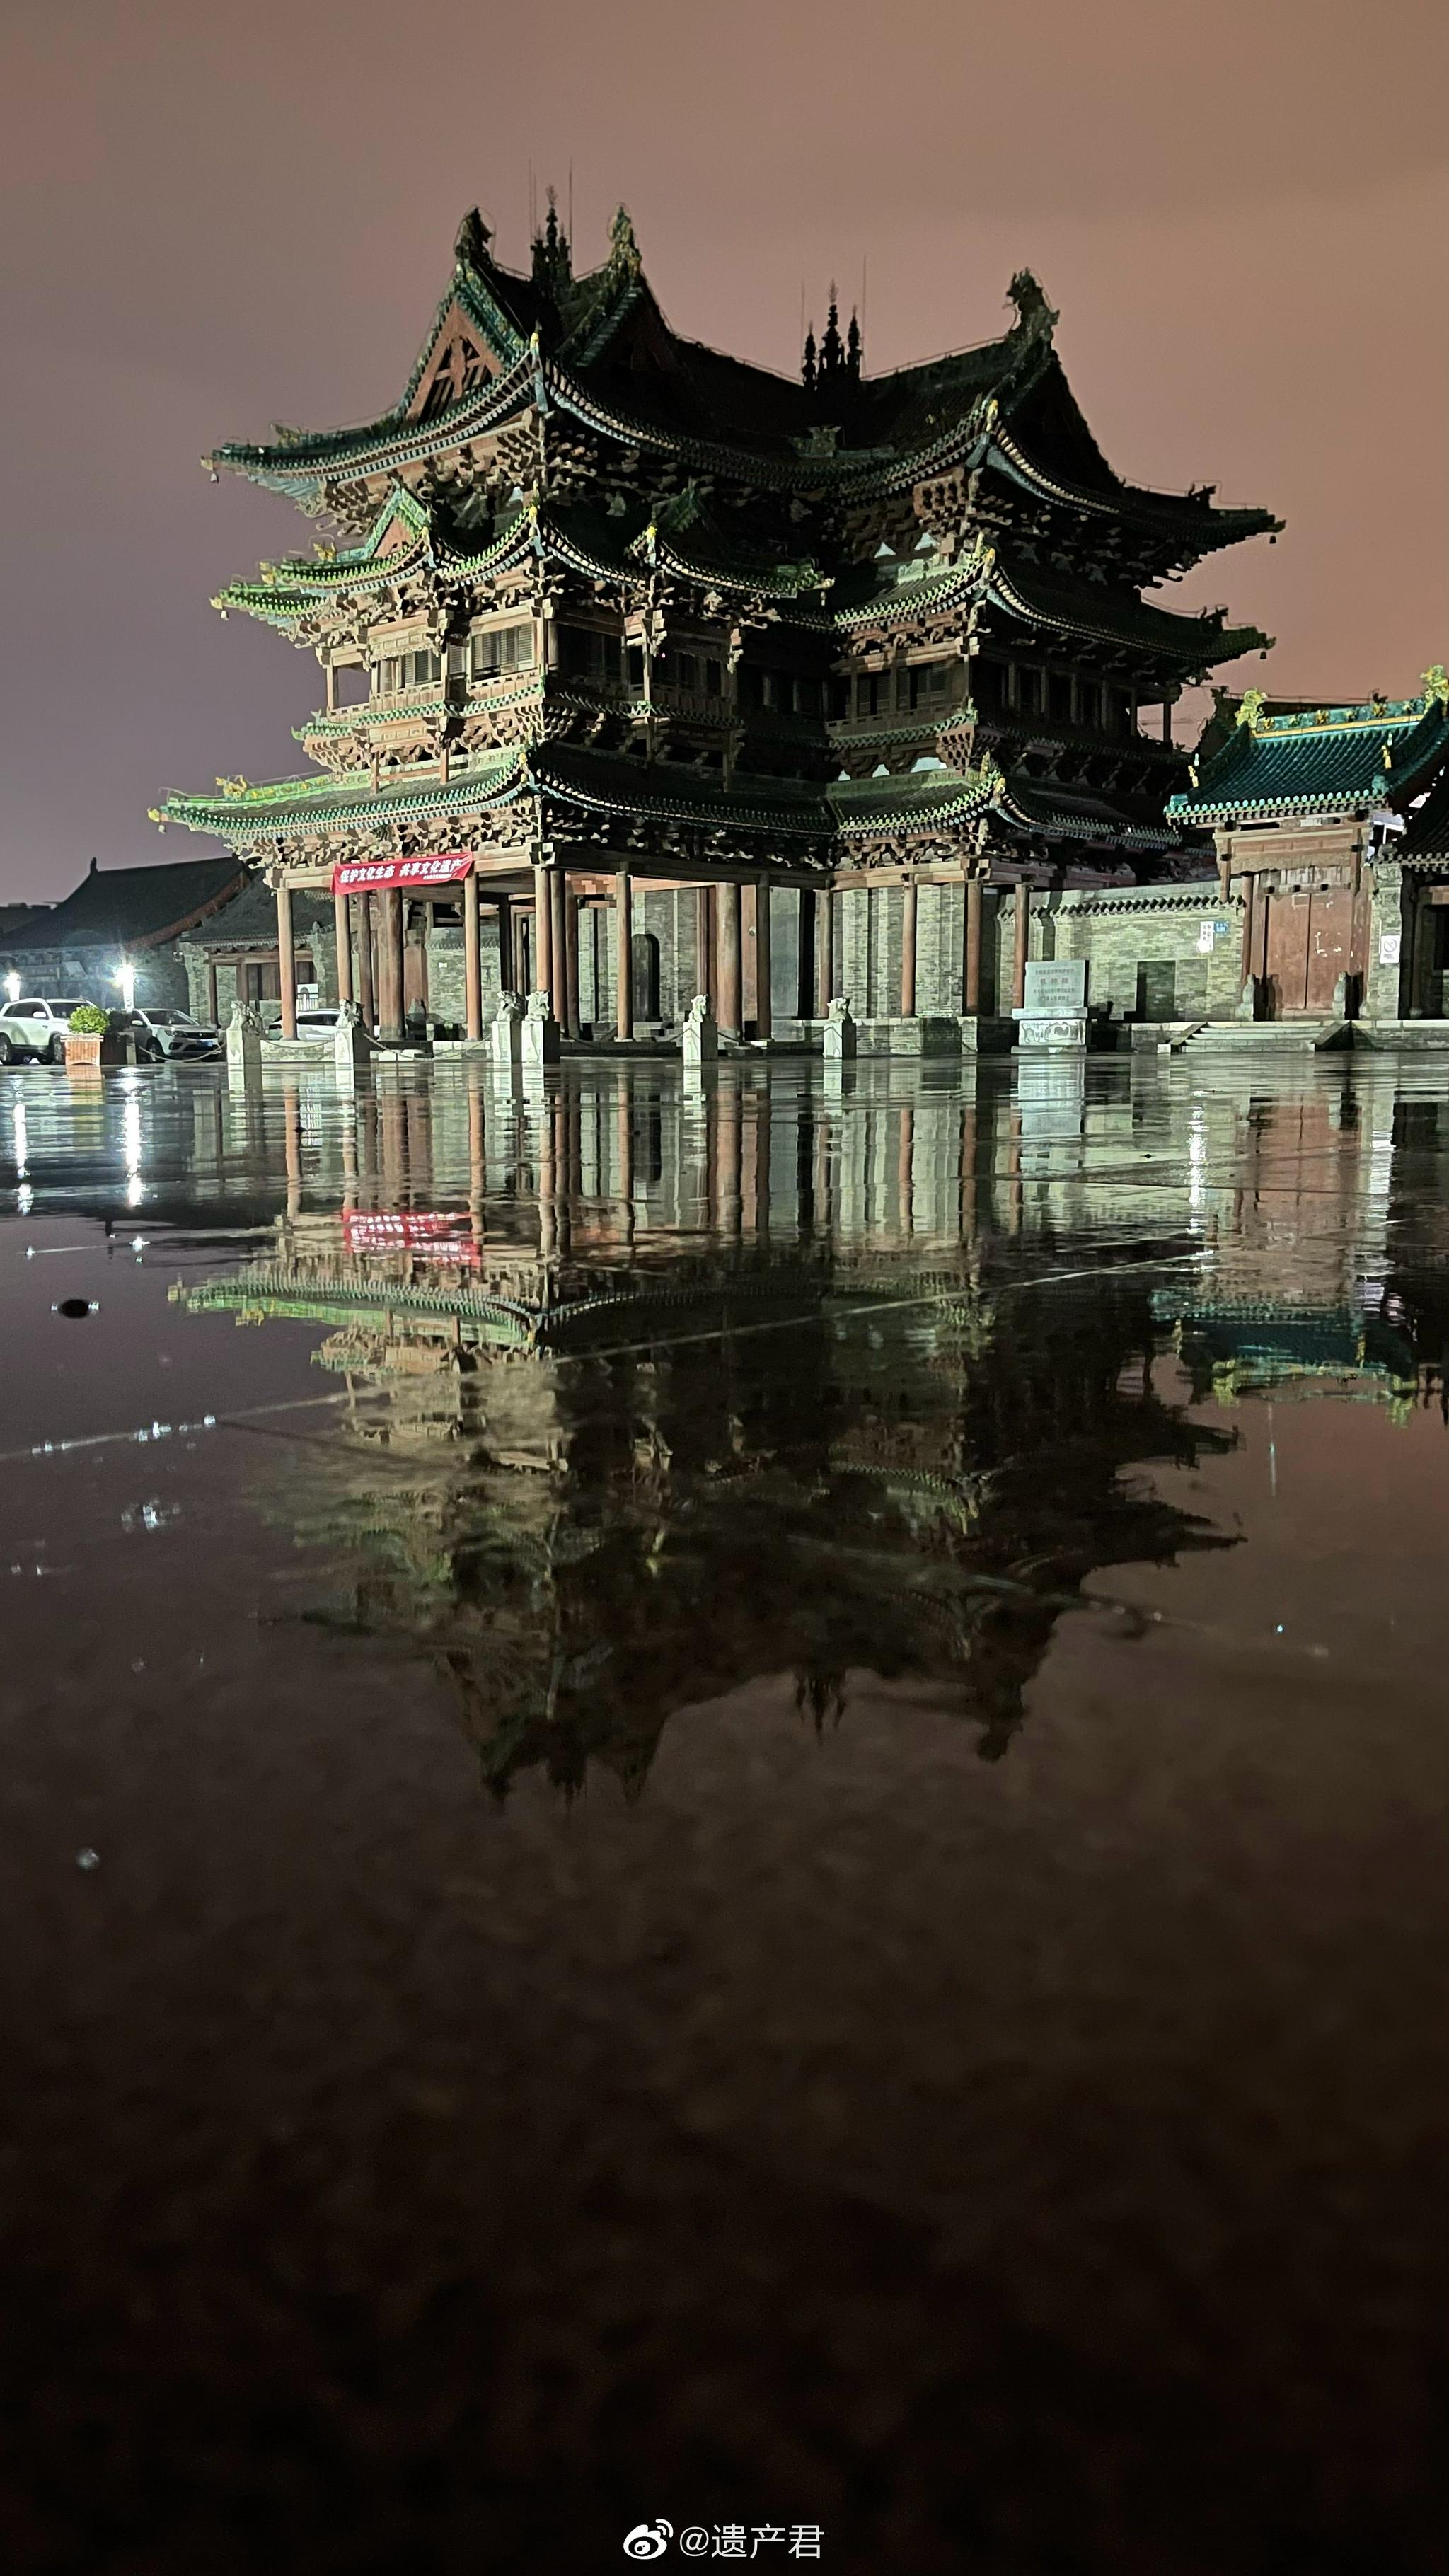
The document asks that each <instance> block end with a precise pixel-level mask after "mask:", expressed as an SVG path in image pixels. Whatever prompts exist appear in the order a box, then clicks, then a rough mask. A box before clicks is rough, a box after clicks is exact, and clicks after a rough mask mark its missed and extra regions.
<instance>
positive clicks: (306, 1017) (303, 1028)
mask: <svg viewBox="0 0 1449 2576" xmlns="http://www.w3.org/2000/svg"><path fill="white" fill-rule="evenodd" d="M341 1016H342V1013H341V1010H340V1008H339V1006H338V1005H337V1004H336V1003H321V1002H319V1003H318V1004H317V1005H316V1007H315V1008H314V1009H310V1010H305V1011H299V1012H298V1013H297V1035H298V1037H299V1038H330V1037H331V1036H332V1034H333V1031H334V1030H335V1029H336V1026H337V1023H338V1021H339V1019H340V1018H341ZM281 1034H282V1023H281V1018H280V1016H278V1018H276V1019H275V1020H273V1019H269V1020H268V1021H267V1024H266V1027H265V1028H264V1029H263V1031H262V1035H263V1037H268V1038H279V1037H280V1036H281Z"/></svg>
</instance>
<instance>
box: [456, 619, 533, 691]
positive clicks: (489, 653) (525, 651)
mask: <svg viewBox="0 0 1449 2576" xmlns="http://www.w3.org/2000/svg"><path fill="white" fill-rule="evenodd" d="M535 658H536V657H535V641H534V631H533V622H532V620H531V619H530V620H529V621H528V622H527V623H526V624H523V625H518V626H484V627H480V628H478V629H477V631H476V632H475V634H474V636H473V639H472V645H471V648H470V665H471V669H472V673H473V677H474V679H475V680H497V679H500V678H502V677H503V676H504V675H505V674H506V673H509V672H512V671H531V670H532V668H533V665H534V661H535Z"/></svg>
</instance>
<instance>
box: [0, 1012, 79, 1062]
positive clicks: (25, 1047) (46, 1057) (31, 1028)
mask: <svg viewBox="0 0 1449 2576" xmlns="http://www.w3.org/2000/svg"><path fill="white" fill-rule="evenodd" d="M79 1009H80V1002H79V999H76V1000H74V1001H69V1002H7V1003H6V1005H5V1008H4V1010H3V1011H0V1064H24V1063H25V1061H26V1060H27V1058H28V1057H31V1056H33V1057H34V1058H35V1060H36V1062H37V1063H40V1062H44V1063H46V1064H64V1062H65V1039H66V1031H67V1029H68V1028H69V1027H70V1015H71V1013H72V1011H78V1010H79Z"/></svg>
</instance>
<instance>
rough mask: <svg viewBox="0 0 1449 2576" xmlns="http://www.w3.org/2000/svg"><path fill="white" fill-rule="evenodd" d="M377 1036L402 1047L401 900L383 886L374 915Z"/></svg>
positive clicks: (392, 887)
mask: <svg viewBox="0 0 1449 2576" xmlns="http://www.w3.org/2000/svg"><path fill="white" fill-rule="evenodd" d="M377 983H378V994H377V1018H378V1034H379V1036H381V1037H384V1038H388V1039H390V1040H391V1042H392V1044H393V1045H394V1046H397V1045H399V1044H400V1043H401V1040H402V1033H403V978H402V897H401V895H400V894H399V893H398V890H397V887H396V886H384V887H383V889H382V893H381V895H380V896H379V898H378V914H377Z"/></svg>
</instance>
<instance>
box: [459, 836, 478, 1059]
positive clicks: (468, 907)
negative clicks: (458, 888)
mask: <svg viewBox="0 0 1449 2576" xmlns="http://www.w3.org/2000/svg"><path fill="white" fill-rule="evenodd" d="M463 1034H464V1036H465V1037H469V1038H481V1036H482V1035H483V957H482V951H481V946H480V941H479V926H478V871H477V869H476V868H470V869H469V870H468V873H467V875H466V876H465V878H464V879H463Z"/></svg>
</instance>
